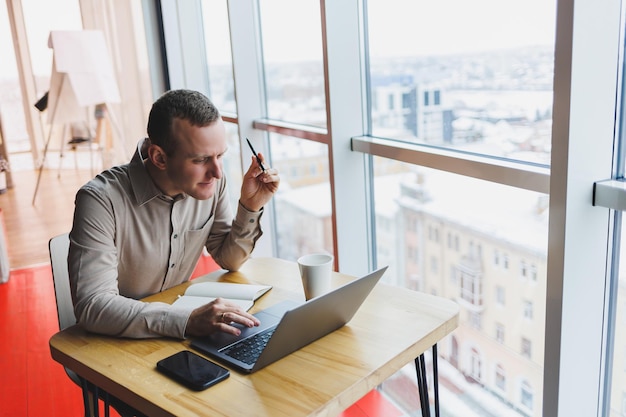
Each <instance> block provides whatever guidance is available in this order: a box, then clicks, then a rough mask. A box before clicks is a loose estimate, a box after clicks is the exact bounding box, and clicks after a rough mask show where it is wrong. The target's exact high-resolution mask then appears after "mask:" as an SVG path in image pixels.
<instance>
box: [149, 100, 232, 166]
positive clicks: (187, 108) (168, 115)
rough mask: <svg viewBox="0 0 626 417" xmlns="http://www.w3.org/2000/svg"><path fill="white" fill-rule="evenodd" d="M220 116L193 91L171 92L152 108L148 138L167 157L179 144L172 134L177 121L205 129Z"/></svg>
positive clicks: (207, 101) (211, 104)
mask: <svg viewBox="0 0 626 417" xmlns="http://www.w3.org/2000/svg"><path fill="white" fill-rule="evenodd" d="M220 117H221V116H220V112H219V110H218V109H217V107H215V105H214V104H213V103H212V102H211V100H209V98H208V97H207V96H205V95H204V94H202V93H199V92H197V91H193V90H185V89H180V90H170V91H168V92H166V93H165V94H163V95H162V96H161V97H159V98H158V100H157V101H155V102H154V104H153V105H152V109H151V110H150V115H149V116H148V137H149V138H150V141H151V142H152V143H153V144H154V145H158V146H160V147H161V148H162V149H163V151H164V152H165V153H166V154H167V155H172V154H174V151H175V150H176V147H177V143H176V138H175V137H174V136H173V134H172V124H173V122H174V119H183V120H187V121H188V122H189V123H191V125H193V126H198V127H204V126H208V125H210V124H211V123H213V122H215V121H216V120H218V119H219V118H220Z"/></svg>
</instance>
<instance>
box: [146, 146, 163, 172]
mask: <svg viewBox="0 0 626 417" xmlns="http://www.w3.org/2000/svg"><path fill="white" fill-rule="evenodd" d="M148 159H150V162H152V165H154V166H155V167H157V168H159V169H165V168H166V167H167V155H166V154H165V152H164V151H163V148H161V147H160V146H159V145H150V146H149V147H148Z"/></svg>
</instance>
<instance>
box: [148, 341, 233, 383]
mask: <svg viewBox="0 0 626 417" xmlns="http://www.w3.org/2000/svg"><path fill="white" fill-rule="evenodd" d="M157 369H158V370H159V371H160V372H162V373H164V374H165V375H167V376H169V377H170V378H172V379H174V380H176V381H178V382H180V383H182V384H183V385H185V386H187V387H189V388H191V389H193V390H196V391H201V390H203V389H206V388H208V387H210V386H211V385H215V384H217V383H218V382H220V381H223V380H224V379H226V378H228V376H229V375H230V372H229V371H228V369H226V368H224V367H222V366H220V365H218V364H216V363H213V362H211V361H210V360H208V359H205V358H203V357H202V356H200V355H197V354H195V353H193V352H191V351H189V350H183V351H181V352H178V353H175V354H173V355H172V356H168V357H167V358H165V359H161V360H160V361H158V362H157Z"/></svg>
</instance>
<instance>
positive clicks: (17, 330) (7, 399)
mask: <svg viewBox="0 0 626 417" xmlns="http://www.w3.org/2000/svg"><path fill="white" fill-rule="evenodd" d="M214 268H215V264H213V262H212V261H211V260H210V258H208V259H203V260H201V262H200V263H199V265H198V268H197V269H196V273H194V276H198V275H201V274H203V273H206V272H207V271H210V270H212V269H214ZM56 314H57V313H56V302H55V299H54V287H53V284H52V275H51V270H50V265H42V266H37V267H33V268H27V269H20V270H13V271H11V275H10V278H9V282H8V283H5V284H0V340H2V343H1V344H0V369H2V372H0V382H1V385H0V417H19V416H23V417H35V416H37V417H40V416H46V417H55V416H59V417H72V416H76V417H79V416H82V415H83V406H82V395H81V391H80V389H79V388H78V386H76V385H75V384H74V383H73V382H72V381H71V380H70V379H69V378H68V377H67V375H66V374H65V372H64V370H63V368H62V367H61V365H59V364H58V363H56V362H54V361H53V360H52V358H51V357H50V349H49V346H48V340H49V339H50V337H51V336H52V335H53V334H54V333H56V332H57V331H58V330H59V326H58V321H57V315H56ZM101 415H103V414H101ZM401 415H402V413H401V412H399V411H398V409H397V408H395V407H394V406H393V405H392V404H391V403H390V402H389V401H387V400H386V399H385V398H384V397H383V396H382V395H381V394H380V393H379V392H378V391H376V390H374V391H372V392H370V393H369V394H367V395H366V396H365V397H363V398H362V399H361V400H360V401H358V402H357V403H356V404H354V405H353V406H352V407H350V408H348V409H347V410H346V411H344V412H343V413H342V414H341V416H340V417H367V416H369V417H376V416H381V417H382V416H384V417H397V416H401ZM111 416H115V417H117V416H118V414H117V413H115V412H114V411H111Z"/></svg>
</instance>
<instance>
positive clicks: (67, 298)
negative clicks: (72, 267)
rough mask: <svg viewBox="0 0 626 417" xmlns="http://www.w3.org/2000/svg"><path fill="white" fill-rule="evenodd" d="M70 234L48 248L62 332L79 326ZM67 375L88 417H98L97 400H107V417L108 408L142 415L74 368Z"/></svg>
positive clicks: (124, 415) (57, 238)
mask: <svg viewBox="0 0 626 417" xmlns="http://www.w3.org/2000/svg"><path fill="white" fill-rule="evenodd" d="M69 247H70V238H69V233H63V234H61V235H58V236H55V237H53V238H52V239H50V241H49V243H48V249H49V251H50V264H51V266H52V279H53V281H54V295H55V298H56V303H57V316H58V319H59V330H64V329H66V328H68V327H70V326H73V325H74V324H76V316H75V315H74V305H73V303H72V293H71V291H70V277H69V271H68V266H67V256H68V253H69ZM65 372H66V373H67V375H68V376H69V377H70V379H71V380H72V381H74V382H75V383H76V384H77V385H78V386H79V387H81V388H82V390H83V403H84V405H85V417H92V416H93V417H98V413H99V408H98V406H99V404H98V399H102V400H103V401H104V412H105V416H108V415H109V406H111V407H113V408H114V409H115V411H117V412H118V413H119V414H120V416H122V417H130V416H143V414H141V413H139V412H138V411H136V410H134V409H133V408H132V407H130V406H129V405H127V404H125V403H124V402H122V401H120V400H118V399H117V398H115V397H113V396H110V395H109V394H108V393H107V392H105V391H104V390H101V389H98V388H97V387H95V386H94V385H93V384H91V383H89V382H88V381H87V380H86V379H84V378H82V377H80V376H79V375H78V374H76V373H75V372H74V371H72V370H71V369H68V368H65Z"/></svg>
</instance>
